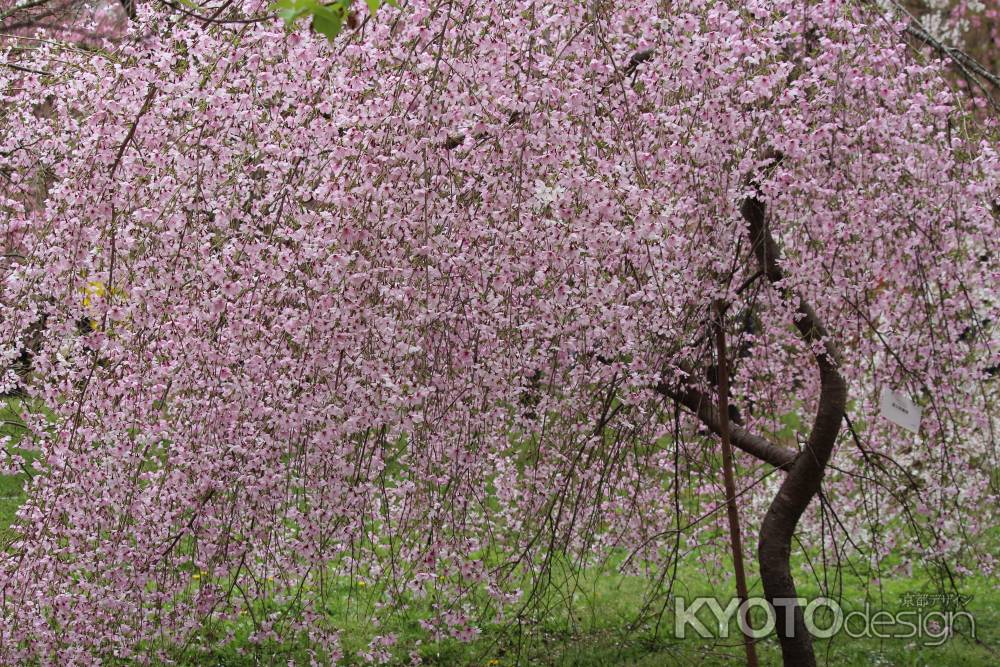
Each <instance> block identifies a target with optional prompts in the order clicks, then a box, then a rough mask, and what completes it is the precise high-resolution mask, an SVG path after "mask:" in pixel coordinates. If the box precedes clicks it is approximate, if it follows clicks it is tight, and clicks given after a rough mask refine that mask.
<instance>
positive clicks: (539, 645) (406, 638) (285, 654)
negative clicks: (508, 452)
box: [0, 403, 1000, 667]
mask: <svg viewBox="0 0 1000 667" xmlns="http://www.w3.org/2000/svg"><path fill="white" fill-rule="evenodd" d="M16 408H17V406H16V404H10V403H6V404H0V435H11V436H13V437H14V438H15V439H16V437H17V436H18V435H19V430H18V427H17V426H16V425H15V424H14V423H13V422H16V421H17V412H16ZM25 478H26V476H25V475H24V474H23V473H21V474H17V475H0V544H4V543H6V542H5V540H3V537H4V535H3V534H4V533H6V532H7V530H8V526H9V524H10V522H11V521H12V519H13V517H14V513H15V511H16V509H17V507H18V506H19V505H20V504H21V503H22V502H23V499H24V492H23V488H22V487H23V483H24V481H25ZM755 569H756V568H755V566H754V564H751V568H750V570H751V578H750V585H751V595H759V594H760V581H759V579H756V578H754V577H753V576H752V573H753V572H754V571H755ZM798 570H799V571H798V573H797V575H796V581H797V582H798V585H799V594H800V595H801V596H803V597H805V598H807V599H813V598H816V597H818V596H820V594H821V591H820V587H819V586H818V584H817V582H815V580H813V579H812V578H811V575H810V574H809V573H808V572H807V571H806V569H805V567H804V562H803V563H802V564H800V567H799V568H798ZM728 571H729V568H728V567H727V566H726V565H725V564H723V565H722V566H721V567H720V568H719V569H718V570H717V571H714V572H713V571H708V570H706V568H705V567H704V565H702V564H701V563H699V562H697V561H696V560H695V559H694V557H693V556H691V557H689V558H688V560H687V561H685V562H682V563H681V565H680V567H679V569H678V574H677V583H676V585H675V588H674V593H675V595H679V596H684V597H685V598H686V599H687V600H688V601H689V604H690V601H691V599H692V598H694V597H697V596H714V597H717V598H719V599H720V602H721V604H722V606H723V607H724V606H725V604H726V601H728V599H729V598H730V597H731V595H732V591H733V589H734V585H733V583H732V580H731V578H730V577H729V576H728V575H727V572H728ZM840 574H841V577H842V580H841V581H839V583H838V586H836V589H837V590H838V593H839V595H838V598H839V599H840V600H841V601H842V603H843V605H844V609H845V612H847V613H849V612H851V611H854V610H861V609H863V608H864V606H865V603H866V601H867V602H868V603H869V604H870V609H871V613H874V612H875V611H877V610H885V611H888V612H890V613H896V612H911V617H910V618H911V620H912V619H913V614H914V613H916V612H918V611H923V612H924V613H925V614H926V612H929V611H932V610H935V609H943V608H944V606H942V604H941V603H940V601H939V600H938V601H931V602H927V601H926V600H924V601H923V602H924V603H926V604H927V605H928V606H926V607H922V608H921V607H918V606H915V599H914V596H916V595H917V594H932V595H933V594H936V593H937V591H936V589H935V588H934V586H933V584H932V582H931V581H930V579H929V578H927V577H925V576H922V575H919V574H918V575H915V576H891V577H885V578H883V581H882V586H881V589H879V588H877V587H875V586H873V585H872V584H871V582H869V581H866V580H864V579H863V578H861V576H860V575H857V574H854V573H852V572H851V571H849V570H847V569H845V570H843V571H842V572H841V573H840ZM348 588H349V587H348V586H346V585H345V586H344V587H343V590H342V591H337V590H335V591H334V595H333V598H334V600H337V599H338V594H339V593H342V600H343V601H344V602H343V603H341V604H338V603H336V602H335V603H334V604H333V606H332V607H331V616H332V617H333V619H334V622H335V623H336V625H337V626H338V627H339V628H341V631H342V634H341V638H342V643H343V646H344V649H345V651H346V652H347V656H346V658H345V662H346V664H357V665H361V664H367V663H365V662H364V660H363V659H362V658H361V657H359V653H360V652H361V651H363V650H364V649H365V647H366V645H367V642H368V640H369V638H370V637H371V636H372V635H373V634H375V633H376V631H375V630H374V629H373V628H372V627H371V626H369V625H368V624H367V621H366V620H365V619H364V618H362V616H363V614H358V613H357V612H356V611H353V612H352V611H349V608H348V605H347V604H346V600H347V595H348V593H347V591H348ZM643 590H644V587H643V585H642V582H640V581H639V580H637V579H635V578H632V577H627V576H623V575H620V574H617V573H616V572H615V571H611V572H605V573H588V574H587V575H586V576H585V582H584V585H582V586H579V587H578V588H576V589H575V592H574V593H572V594H571V595H569V596H568V597H569V599H570V600H571V602H570V603H569V604H561V605H553V611H552V612H550V613H548V614H545V615H544V616H543V617H542V618H540V619H537V620H535V621H533V622H531V623H530V624H528V623H526V624H524V625H522V626H521V627H520V628H519V630H518V631H517V632H510V631H509V629H508V631H507V632H504V631H502V630H501V629H499V628H485V629H484V631H483V634H482V635H480V637H479V638H478V639H477V640H476V641H474V642H471V643H459V642H457V641H454V640H445V641H441V642H436V643H435V642H429V641H428V640H427V638H426V636H425V635H424V633H423V632H422V631H420V630H419V626H418V623H417V620H418V619H417V616H416V614H414V615H413V616H412V617H407V616H400V615H397V616H396V617H395V618H394V619H393V620H392V621H391V625H388V626H383V627H382V628H381V629H380V630H379V631H378V632H381V633H390V632H391V633H395V634H396V635H397V636H398V639H399V642H398V644H397V646H396V647H394V654H395V655H397V656H398V657H399V662H397V663H394V664H408V662H409V660H408V657H407V656H408V654H409V653H410V651H411V650H413V651H416V652H417V653H418V654H419V655H420V657H421V659H422V660H423V664H428V665H455V666H463V665H469V666H472V665H477V666H483V667H501V666H508V665H545V666H565V667H570V666H574V667H585V666H586V667H599V666H606V665H622V666H627V665H631V666H635V667H654V666H661V665H693V666H697V667H711V666H713V665H740V664H743V645H742V639H741V636H740V635H739V634H738V632H737V631H736V625H735V622H734V623H732V624H731V625H730V630H731V631H730V633H729V636H728V637H719V636H714V637H711V638H707V639H706V638H701V637H699V636H697V635H696V634H694V633H689V634H688V636H687V637H686V638H684V639H678V638H675V637H674V617H673V615H672V612H671V610H670V609H668V610H667V611H666V613H665V614H664V615H663V616H662V620H661V622H660V626H659V628H658V629H657V628H655V624H654V623H652V622H650V623H647V624H645V625H642V626H640V627H638V628H635V629H633V630H632V631H631V632H626V630H625V628H627V627H628V626H629V625H630V623H631V622H632V621H633V619H634V618H635V616H636V613H637V611H638V610H639V609H640V608H641V606H642V601H643V598H642V594H643ZM959 591H960V593H962V594H963V595H965V596H971V599H970V600H968V602H967V604H966V606H965V609H966V610H967V611H968V612H970V613H971V614H972V616H973V617H974V619H975V631H976V632H975V634H976V637H975V638H972V637H971V636H970V633H969V632H968V628H969V625H968V623H967V622H966V620H965V619H963V620H962V621H960V622H959V623H958V624H957V627H958V629H959V633H958V634H956V635H955V636H952V637H950V638H948V639H946V640H945V641H943V642H942V641H941V640H940V639H939V640H936V641H935V640H934V639H933V638H931V637H927V636H925V637H922V638H897V639H879V638H878V637H874V636H872V637H851V636H849V635H848V634H845V633H843V632H842V633H840V634H838V635H836V636H834V637H832V638H830V639H822V640H817V642H816V649H817V654H818V657H819V660H820V663H821V664H826V665H849V666H850V665H887V666H888V665H892V666H897V665H898V666H907V667H918V666H921V667H922V666H927V667H938V666H945V667H952V666H954V667H960V666H968V667H973V666H981V667H992V666H994V665H1000V580H998V579H997V578H986V577H982V576H980V577H974V578H966V579H964V580H962V581H961V582H960V584H959ZM353 594H354V595H357V591H356V590H355V591H354V593H353ZM917 604H919V599H918V602H917ZM945 606H947V605H945ZM353 609H355V610H356V609H357V604H356V603H355V605H354V606H353ZM699 618H700V619H702V620H703V622H704V624H705V625H706V626H707V627H708V628H714V629H715V633H716V635H717V634H718V628H717V627H716V624H715V622H714V621H711V620H710V616H709V615H708V613H707V612H706V611H705V610H703V613H700V614H699ZM821 625H822V623H821ZM251 630H252V628H251V626H250V622H249V619H247V620H246V621H243V622H240V623H239V624H237V625H235V626H233V625H222V624H218V623H217V624H215V625H214V626H209V627H205V628H204V629H203V630H202V632H201V633H200V636H199V639H198V641H196V642H193V646H192V647H191V648H189V650H187V651H186V652H185V653H184V654H183V655H179V656H178V658H180V659H179V661H178V662H179V664H183V665H200V666H205V667H208V666H212V667H222V666H233V667H235V666H239V665H248V666H249V665H272V664H273V665H287V664H289V661H291V662H292V663H293V664H302V665H307V664H309V656H308V653H307V650H306V649H307V648H308V647H306V646H302V645H283V646H271V647H268V648H267V650H266V652H264V651H262V650H261V649H260V648H256V647H254V646H253V645H252V644H250V642H249V641H248V640H247V637H248V636H249V634H250V632H251ZM230 631H235V637H236V641H235V642H234V643H231V644H229V645H227V646H226V647H225V648H219V646H220V644H221V642H219V641H217V639H218V638H220V637H221V636H222V635H223V634H225V633H227V632H230ZM882 631H883V634H885V633H886V632H887V629H886V627H885V626H883V628H882ZM855 634H857V632H856V631H855ZM420 638H422V639H423V641H422V643H420V644H419V645H418V644H417V643H416V642H417V640H418V639H420ZM934 643H940V645H938V646H933V645H931V644H934ZM198 644H200V647H199V646H197V645H198ZM758 654H759V656H760V658H761V664H763V665H778V664H780V651H779V648H778V644H777V640H776V639H775V638H774V637H773V636H770V637H767V638H765V639H762V640H761V641H760V642H759V643H758Z"/></svg>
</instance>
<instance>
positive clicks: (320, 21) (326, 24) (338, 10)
mask: <svg viewBox="0 0 1000 667" xmlns="http://www.w3.org/2000/svg"><path fill="white" fill-rule="evenodd" d="M343 25H344V10H343V8H342V7H341V6H340V5H331V6H330V7H324V6H322V5H317V6H316V8H315V9H314V10H313V20H312V27H313V29H314V30H315V31H316V32H318V33H319V34H321V35H324V36H325V37H326V38H327V39H330V40H332V39H333V38H334V37H336V36H337V35H339V34H340V29H341V27H342V26H343Z"/></svg>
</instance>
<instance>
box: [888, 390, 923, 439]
mask: <svg viewBox="0 0 1000 667" xmlns="http://www.w3.org/2000/svg"><path fill="white" fill-rule="evenodd" d="M881 407H882V416H883V417H885V418H886V419H888V420H889V421H891V422H892V423H894V424H898V425H900V426H902V427H903V428H905V429H906V430H907V431H912V432H914V433H919V432H920V414H921V413H922V412H923V410H921V408H920V406H918V405H917V404H916V403H914V402H913V401H911V400H910V399H908V398H907V397H906V396H903V395H902V394H900V393H897V392H895V391H893V390H892V389H889V388H888V387H886V388H885V389H883V390H882V405H881Z"/></svg>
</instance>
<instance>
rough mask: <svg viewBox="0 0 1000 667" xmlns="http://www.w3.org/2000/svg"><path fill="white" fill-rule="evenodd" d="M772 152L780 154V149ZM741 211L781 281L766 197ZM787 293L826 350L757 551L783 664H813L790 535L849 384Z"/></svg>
mask: <svg viewBox="0 0 1000 667" xmlns="http://www.w3.org/2000/svg"><path fill="white" fill-rule="evenodd" d="M769 157H772V158H774V159H776V160H779V161H780V159H781V156H780V155H776V154H774V155H771V156H769ZM740 213H741V214H742V215H743V219H744V220H745V221H746V223H747V225H748V227H749V230H750V239H751V242H752V244H753V251H754V255H755V256H756V258H757V263H758V266H759V268H760V271H761V272H762V273H763V274H764V275H765V276H766V277H767V279H768V281H769V282H771V283H772V284H774V283H777V282H778V281H780V280H781V278H782V272H781V267H780V266H779V265H778V259H779V254H778V247H777V244H776V243H775V241H774V237H773V236H772V234H771V232H770V229H769V228H768V223H767V218H766V215H765V208H764V204H763V202H761V201H760V200H759V199H757V198H756V197H750V198H748V199H746V200H744V202H743V204H742V206H741V208H740ZM785 297H786V298H789V299H794V300H795V301H796V302H797V310H798V314H799V319H798V320H797V321H796V323H795V326H796V327H797V328H798V330H799V333H800V334H801V336H802V338H803V340H804V341H805V342H806V343H807V344H814V343H816V342H819V341H822V343H823V347H824V350H823V351H822V352H819V353H817V354H816V355H815V359H816V365H817V366H818V368H819V374H820V396H819V406H818V408H817V411H816V417H815V419H814V421H813V426H812V431H811V432H810V434H809V440H808V442H807V443H806V447H805V449H804V450H803V451H802V452H801V453H800V454H799V455H798V456H797V457H796V458H795V461H794V462H793V463H792V464H791V465H790V466H788V467H786V468H785V470H786V471H787V475H786V477H785V480H784V482H782V484H781V487H780V488H779V490H778V494H777V495H776V496H775V498H774V500H773V501H771V506H770V507H769V508H768V511H767V514H765V516H764V520H763V522H762V523H761V527H760V537H759V541H758V544H757V555H758V559H759V564H760V575H761V580H762V581H763V584H764V594H765V596H766V597H767V599H768V601H769V602H770V603H771V605H772V606H773V607H774V608H775V611H776V617H777V618H776V624H775V628H776V630H777V633H778V638H779V640H780V642H781V654H782V658H783V661H784V664H785V666H786V667H812V666H813V665H815V664H816V656H815V654H814V653H813V647H812V637H811V636H810V634H809V632H808V631H807V630H806V625H805V620H804V614H803V609H802V607H801V606H800V605H798V604H796V603H794V602H793V600H795V599H796V598H797V597H798V595H797V593H796V591H795V582H794V581H793V579H792V572H791V564H790V558H791V551H792V535H793V534H794V533H795V528H796V526H797V525H798V522H799V518H800V517H801V516H802V513H803V512H804V511H805V510H806V507H808V505H809V503H810V501H812V499H813V496H815V495H816V494H817V493H818V492H819V490H820V484H821V483H822V481H823V473H824V470H825V468H826V464H827V462H828V461H829V460H830V455H831V454H832V453H833V446H834V444H835V443H836V441H837V434H838V432H839V431H840V423H841V421H842V420H843V418H844V411H845V408H846V405H847V383H846V382H845V381H844V379H843V377H842V376H841V375H840V372H839V371H838V370H837V366H838V362H839V354H838V352H837V348H836V345H835V343H834V342H833V340H832V339H831V338H830V336H829V334H828V333H827V332H826V330H825V329H824V327H823V325H822V323H821V322H820V320H819V318H818V317H817V315H816V313H815V312H814V311H813V309H812V308H811V307H810V306H809V304H808V303H806V302H805V301H803V300H802V299H801V298H800V297H799V296H798V295H796V294H794V293H786V294H785ZM786 614H790V616H791V620H792V622H791V623H786V618H787V616H786Z"/></svg>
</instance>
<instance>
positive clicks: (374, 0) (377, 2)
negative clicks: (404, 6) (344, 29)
mask: <svg viewBox="0 0 1000 667" xmlns="http://www.w3.org/2000/svg"><path fill="white" fill-rule="evenodd" d="M365 3H366V4H367V5H368V13H369V14H371V15H372V16H375V12H377V11H378V8H379V7H381V6H382V0H365Z"/></svg>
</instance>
